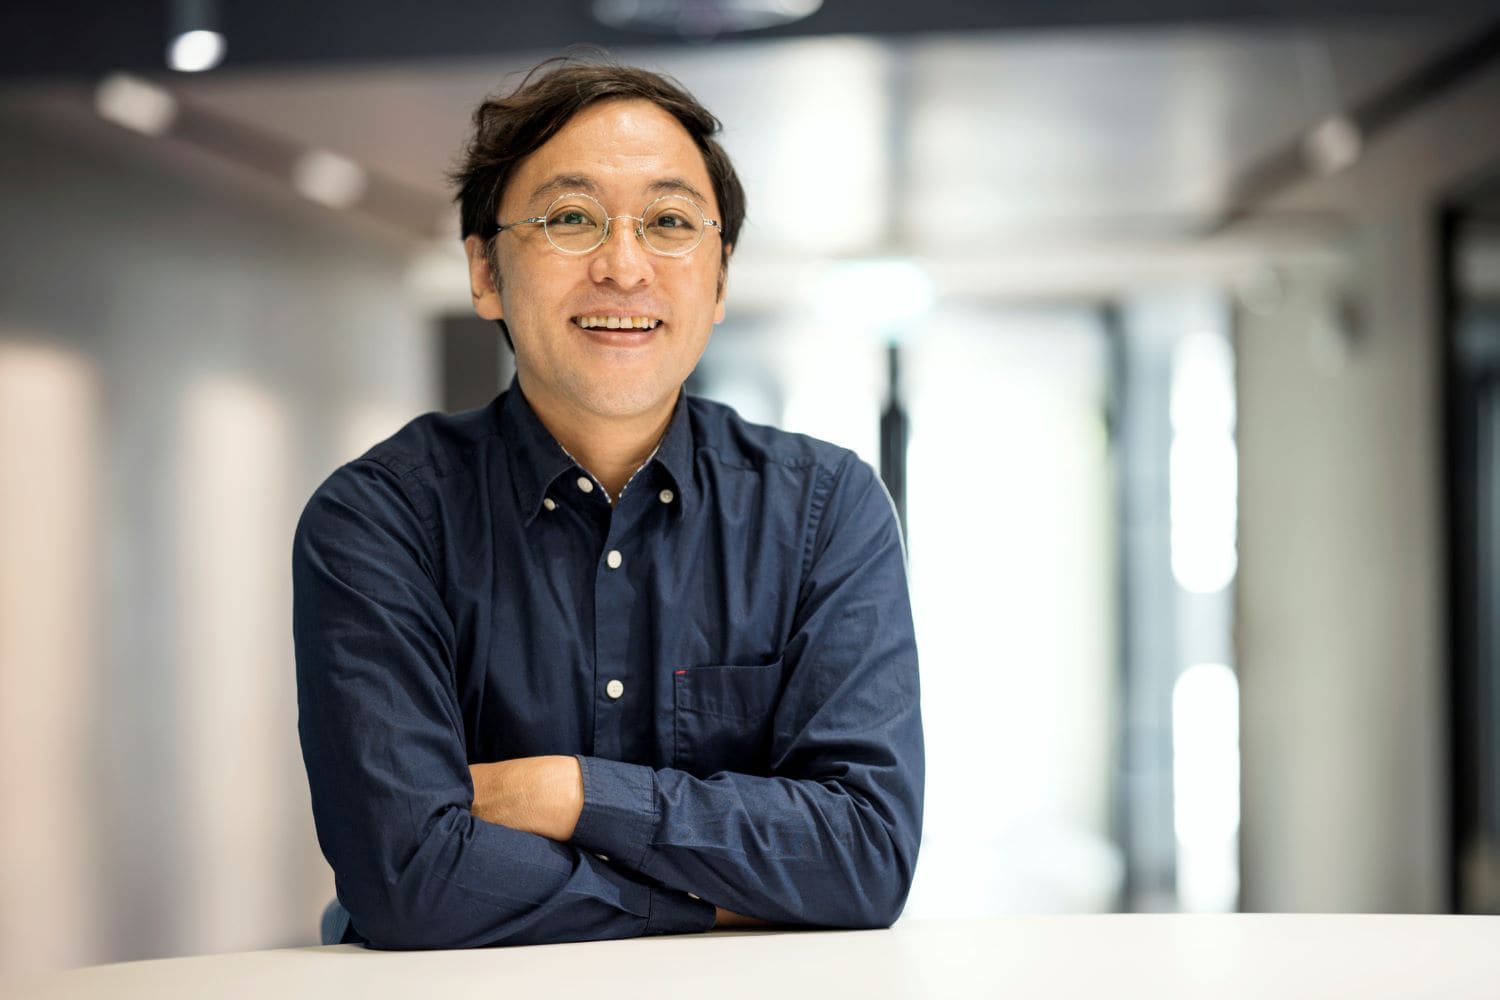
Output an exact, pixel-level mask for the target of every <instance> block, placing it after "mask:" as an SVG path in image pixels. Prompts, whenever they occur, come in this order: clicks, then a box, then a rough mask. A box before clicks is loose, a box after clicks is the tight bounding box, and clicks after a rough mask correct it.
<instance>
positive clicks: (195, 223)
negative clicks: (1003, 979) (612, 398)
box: [0, 0, 1500, 974]
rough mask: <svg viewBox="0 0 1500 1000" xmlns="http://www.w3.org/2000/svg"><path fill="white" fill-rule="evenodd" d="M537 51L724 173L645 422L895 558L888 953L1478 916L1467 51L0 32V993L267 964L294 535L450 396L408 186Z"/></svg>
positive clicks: (1483, 611)
mask: <svg viewBox="0 0 1500 1000" xmlns="http://www.w3.org/2000/svg"><path fill="white" fill-rule="evenodd" d="M802 15H806V16H802ZM799 18H800V19H799ZM777 21H781V22H785V23H780V24H776V23H773V22H777ZM745 27H748V28H751V29H753V30H750V31H748V32H741V31H739V30H737V29H739V28H745ZM193 31H213V32H217V33H218V35H219V36H220V38H221V39H222V40H223V43H224V48H223V52H222V53H217V56H218V58H216V51H215V43H214V39H213V38H212V37H210V36H207V35H202V34H196V35H194V34H187V33H190V32H193ZM174 39H179V41H180V44H179V45H178V47H177V48H175V49H174V50H173V51H172V52H171V53H170V57H171V58H173V59H176V60H177V63H178V66H179V67H180V68H178V69H173V68H170V67H169V66H168V64H167V63H168V58H169V52H168V46H169V43H172V42H173V41H174ZM573 42H590V43H596V44H600V45H604V46H608V47H609V49H610V51H611V52H612V53H613V54H614V55H615V56H616V57H618V58H619V59H621V60H622V61H626V62H631V63H639V64H643V65H646V66H648V67H652V68H656V69H660V70H664V71H666V72H669V73H671V74H673V75H675V76H677V77H678V78H679V79H680V80H681V81H682V82H683V83H685V84H686V85H687V86H688V87H689V88H690V89H691V90H692V91H694V92H695V93H696V94H697V95H698V96H699V97H700V98H701V99H702V100H703V101H704V102H705V103H706V104H707V106H708V107H709V108H711V109H712V110H714V111H715V112H716V113H717V114H718V115H719V116H720V117H721V118H722V119H723V121H724V122H725V125H726V133H725V144H726V145H727V147H728V149H729V151H730V153H731V154H732V155H733V157H734V158H735V161H736V163H737V166H738V169H739V171H740V175H741V177H742V178H743V180H744V183H745V186H746V188H747V190H748V193H749V206H750V219H749V224H748V226H747V228H746V230H745V233H744V236H743V239H742V241H741V244H740V246H739V247H737V248H736V253H735V257H734V263H733V265H732V267H731V271H730V285H729V287H730V291H729V319H728V320H727V321H726V322H725V323H724V324H723V326H722V327H720V328H719V330H718V332H717V333H716V335H715V338H714V340H713V342H712V343H711V345H710V347H709V349H708V352H707V354H706V356H705V358H704V360H703V363H702V365H701V367H700V369H699V371H698V372H697V373H696V374H695V376H694V380H693V383H692V388H693V389H694V390H695V391H698V392H701V393H703V394H706V395H710V396H714V397H717V398H720V399H724V400H726V401H729V402H731V403H733V404H734V405H736V406H738V407H739V408H740V409H741V410H742V412H744V413H745V415H746V416H748V417H751V418H752V419H757V420H762V421H765V422H769V423H775V424H779V425H781V426H784V427H787V428H790V429H794V430H799V431H804V432H807V433H811V434H815V435H818V436H822V437H825V438H828V439H831V440H833V441H837V442H839V443H842V444H845V445H847V446H849V447H851V448H854V449H855V450H857V451H858V452H859V453H860V454H861V455H863V456H864V457H865V458H867V459H868V460H869V461H870V463H871V464H872V465H875V466H877V467H878V468H880V469H881V471H882V473H883V474H884V475H885V476H886V478H887V482H888V483H889V484H890V485H891V487H892V492H893V493H895V494H896V495H897V498H898V500H899V502H900V503H901V505H902V508H903V511H904V516H905V519H906V527H907V531H908V539H909V549H910V572H911V582H912V593H913V600H914V604H915V611H916V615H917V625H918V632H919V640H920V643H921V654H922V671H923V685H924V692H923V693H924V706H923V707H924V713H925V718H926V724H927V733H928V750H929V786H928V799H927V806H928V811H927V816H928V820H927V829H926V837H925V844H924V851H923V856H922V859H921V863H920V867H919V870H918V876H917V885H916V887H915V888H914V890H913V893H912V896H911V901H910V905H909V907H908V912H907V916H906V919H918V918H926V917H933V918H937V917H951V916H963V915H976V914H994V913H1036V912H1058V911H1106V910H1125V911H1142V910H1145V911H1162V910H1166V911H1171V910H1208V911H1232V910H1237V909H1238V910H1318V911H1329V910H1332V911H1341V910H1348V911H1422V912H1428V911H1489V912H1494V911H1496V910H1500V738H1497V728H1496V705H1497V702H1496V698H1497V695H1500V666H1497V665H1500V646H1497V645H1496V642H1497V640H1496V638H1495V635H1496V633H1495V629H1494V627H1493V622H1494V621H1496V620H1497V619H1496V612H1497V611H1500V596H1497V595H1500V506H1497V504H1500V444H1497V442H1500V404H1497V400H1500V393H1497V390H1496V386H1497V384H1500V380H1497V378H1496V377H1495V376H1496V375H1497V373H1500V24H1497V22H1496V21H1495V20H1494V14H1493V11H1492V10H1488V11H1487V10H1486V5H1485V4H1480V3H1465V2H1454V0H1433V2H1428V3H1424V4H1420V5H1417V4H1400V3H1395V2H1387V3H1367V4H1359V3H1353V2H1340V0H1306V2H1293V0H1261V2H1255V3H1251V2H1223V3H1214V2H1212V0H1138V2H1124V0H1095V2H1088V3H1084V2H1076V3H1033V2H1024V0H997V2H994V3H989V4H975V3H963V2H958V0H922V2H919V3H918V2H901V3H896V2H862V3H856V2H853V0H824V2H823V3H822V4H821V5H820V4H819V3H817V2H815V0H776V2H769V0H765V2H752V0H722V2H713V0H696V2H688V0H679V2H677V3H668V2H665V0H640V2H629V3H627V2H623V0H598V2H597V3H595V2H590V0H566V2H558V3H554V4H550V5H540V4H538V5H531V4H523V3H510V2H498V0H497V2H487V3H481V2H476V0H437V2H430V3H425V4H421V5H416V4H369V3H353V2H349V0H330V2H325V3H319V4H298V3H291V2H286V0H269V2H263V3H256V4H250V3H243V2H230V0H225V2H221V3H217V4H215V3H205V2H202V0H196V2H170V3H166V2H145V0H143V2H137V3H126V4H111V5H105V4H96V5H84V4H78V3H68V2H60V3H51V4H43V3H37V2H31V0H23V2H21V3H18V4H17V3H12V4H9V5H7V6H6V8H5V9H4V11H3V12H0V972H3V973H5V974H11V973H25V972H31V971H41V970H46V969H52V968H57V967H61V966H66V965H75V964H85V963H96V962H104V961H116V960H125V959H137V958H149V957H157V956H166V955H180V954H192V953H202V952H212V951H227V950H240V949H251V948H263V947H272V946H281V945H295V944H310V943H315V941H316V919H317V916H318V913H319V911H320V909H321V907H322V905H323V904H324V903H325V902H326V901H327V899H329V898H330V896H331V893H332V878H331V875H330V873H329V872H328V870H327V867H326V865H325V864H324V862H323V860H322V858H321V856H320V854H319V853H318V849H317V845H316V842H315V839H314V834H313V829H312V822H311V816H310V811H309V807H308V802H307V788H306V782H305V778H304V776H303V772H302V767H301V760H300V756H299V752H298V748H297V742H296V728H295V724H296V707H295V690H294V682H293V665H292V654H291V637H290V587H289V573H288V566H289V548H290V540H291V535H292V530H293V527H294V525H295V522H296V518H297V516H298V514H299V512H300V510H301V506H302V504H303V503H304V501H305V500H306V498H307V497H308V495H309V494H310V493H311V491H312V490H313V488H314V487H315V486H316V485H317V484H318V483H319V482H320V481H321V480H322V478H323V477H324V476H326V475H327V474H328V473H329V472H330V471H331V470H332V469H333V468H334V467H335V466H337V465H338V464H339V463H341V462H344V461H346V460H348V459H351V458H353V457H355V456H356V455H358V454H359V453H360V452H362V451H363V450H364V449H365V448H367V447H368V446H369V445H371V444H373V443H374V442H376V441H377V440H380V439H381V438H383V437H384V436H386V435H388V434H389V433H391V432H393V431H394V430H395V429H396V428H398V427H399V426H400V425H401V424H402V423H404V422H405V421H406V420H408V419H410V418H411V417H412V416H415V415H417V414H419V413H422V412H425V411H427V410H431V409H450V410H452V409H461V408H467V407H470V406H475V405H481V404H483V403H484V402H486V401H487V400H488V399H489V398H490V397H492V396H493V395H494V393H496V392H497V391H498V390H499V389H500V388H501V387H502V385H503V384H505V381H506V380H507V378H508V368H509V363H508V358H507V356H506V352H505V349H504V348H503V346H502V345H501V343H500V341H499V339H498V336H497V333H496V331H495V330H494V328H493V327H492V326H490V325H488V324H484V323H480V322H479V321H477V320H474V319H473V318H472V316H471V315H470V314H469V311H468V294H467V279H466V275H465V270H464V262H463V256H462V252H461V250H460V247H459V245H458V242H457V237H456V222H455V220H454V218H453V213H452V211H451V208H450V207H449V206H448V204H447V199H448V191H447V188H446V186H445V183H444V180H443V173H444V170H445V169H446V168H447V167H448V166H450V165H451V163H452V161H453V158H454V156H455V155H456V153H457V152H458V150H459V147H460V144H461V143H462V141H463V139H464V135H465V130H466V126H467V122H468V117H469V114H470V112H471V110H472V108H473V106H474V105H475V104H476V103H477V102H478V100H479V99H480V98H481V97H482V96H483V95H484V94H486V93H488V92H493V91H495V90H498V89H501V88H504V87H507V86H509V85H512V84H513V83H514V82H515V80H516V77H515V75H514V74H515V73H516V72H517V71H519V70H523V69H524V68H526V67H528V66H530V65H531V64H533V63H534V62H535V61H537V60H538V59H540V58H542V57H545V56H548V55H552V54H555V53H556V52H558V51H559V50H561V49H562V48H563V47H564V46H566V45H568V44H569V43H573Z"/></svg>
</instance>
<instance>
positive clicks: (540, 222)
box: [495, 191, 724, 257]
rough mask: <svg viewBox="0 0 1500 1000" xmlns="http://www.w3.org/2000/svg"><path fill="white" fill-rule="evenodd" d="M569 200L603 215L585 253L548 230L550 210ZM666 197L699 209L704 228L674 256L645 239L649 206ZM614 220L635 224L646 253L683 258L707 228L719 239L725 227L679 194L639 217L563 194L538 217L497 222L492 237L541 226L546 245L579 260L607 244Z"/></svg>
mask: <svg viewBox="0 0 1500 1000" xmlns="http://www.w3.org/2000/svg"><path fill="white" fill-rule="evenodd" d="M570 198H587V199H588V200H589V201H591V202H593V203H594V204H595V205H598V206H599V214H600V215H602V216H604V229H603V231H602V232H601V234H600V236H599V242H597V243H595V244H594V245H593V246H591V247H589V248H588V249H587V250H569V249H568V248H567V247H561V246H558V245H557V243H556V242H555V241H554V240H553V239H552V233H551V232H549V231H548V229H547V220H548V219H549V218H551V217H552V210H553V209H554V208H556V207H557V205H558V203H559V202H562V201H567V200H568V199H570ZM669 198H671V199H675V200H678V201H685V202H687V203H688V204H689V205H692V206H693V207H694V208H696V209H697V210H698V216H699V218H700V219H701V220H702V221H703V228H702V229H700V230H698V239H697V240H696V241H695V242H694V243H693V245H692V246H690V247H688V248H687V249H685V250H679V251H677V252H675V253H674V252H672V251H668V250H662V249H659V248H657V247H654V246H652V245H651V241H650V240H648V239H646V219H647V217H649V216H650V215H651V207H652V206H653V205H655V204H657V203H658V202H662V201H666V200H667V199H669ZM616 219H630V220H632V221H634V222H635V225H634V226H632V227H631V228H632V229H634V230H635V237H636V239H638V240H640V241H641V246H643V247H645V248H646V249H647V250H649V251H651V252H652V253H654V254H656V255H657V256H659V257H686V256H687V255H688V254H690V253H692V252H693V251H694V250H696V249H698V248H699V247H700V246H702V245H703V237H704V235H705V234H706V233H707V232H708V229H709V228H710V227H712V228H713V229H715V230H717V231H718V233H719V236H720V238H722V237H723V235H724V227H723V226H721V225H719V220H717V219H710V218H709V217H708V216H707V215H706V214H704V212H703V206H702V205H699V204H698V203H697V202H696V201H693V200H692V199H691V198H687V197H684V196H682V195H679V194H664V195H662V196H661V197H660V198H654V199H652V200H651V201H650V202H649V203H648V204H647V205H646V207H645V208H643V209H641V214H640V215H623V214H622V215H609V214H607V213H606V212H605V210H604V206H603V205H602V204H601V203H600V201H599V199H598V198H595V197H594V196H593V195H589V194H584V193H583V192H582V191H568V192H565V193H564V194H560V195H558V196H557V197H556V198H553V199H552V201H551V202H549V203H548V204H547V209H546V211H544V212H543V213H542V214H541V215H534V216H532V217H531V218H529V219H517V220H516V221H515V222H503V223H499V224H498V225H496V227H495V234H496V235H497V236H498V235H499V234H500V233H503V232H505V231H506V230H507V229H514V228H516V227H517V226H541V227H542V233H543V234H544V235H545V236H546V237H547V242H548V243H550V244H552V248H553V249H554V250H556V251H557V252H558V253H565V254H568V255H570V256H574V257H582V256H583V255H584V254H590V253H593V252H594V251H595V250H598V249H599V248H600V247H602V246H603V245H604V244H605V243H606V242H608V240H609V234H610V230H611V229H612V227H613V224H614V221H615V220H616Z"/></svg>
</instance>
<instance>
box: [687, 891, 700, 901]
mask: <svg viewBox="0 0 1500 1000" xmlns="http://www.w3.org/2000/svg"><path fill="white" fill-rule="evenodd" d="M697 898H698V894H697V893H696V892H690V893H688V899H697Z"/></svg>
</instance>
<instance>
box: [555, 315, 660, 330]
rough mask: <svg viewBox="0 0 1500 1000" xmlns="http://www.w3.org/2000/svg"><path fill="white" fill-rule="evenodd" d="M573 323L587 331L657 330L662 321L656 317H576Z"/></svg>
mask: <svg viewBox="0 0 1500 1000" xmlns="http://www.w3.org/2000/svg"><path fill="white" fill-rule="evenodd" d="M573 323H574V325H576V326H579V327H582V328H583V329H585V330H655V329H656V327H657V326H658V325H659V324H660V323H661V320H659V319H657V318H656V317H654V316H574V317H573Z"/></svg>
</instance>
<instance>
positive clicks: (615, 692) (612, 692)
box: [604, 681, 625, 701]
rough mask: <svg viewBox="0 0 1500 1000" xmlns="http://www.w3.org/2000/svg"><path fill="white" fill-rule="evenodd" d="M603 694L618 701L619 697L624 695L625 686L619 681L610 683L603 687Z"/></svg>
mask: <svg viewBox="0 0 1500 1000" xmlns="http://www.w3.org/2000/svg"><path fill="white" fill-rule="evenodd" d="M604 693H605V694H607V695H609V696H610V697H611V698H614V699H615V700H616V701H618V700H619V698H620V696H621V695H623V694H624V693H625V685H624V684H621V683H620V682H619V681H610V682H609V683H608V684H606V685H604Z"/></svg>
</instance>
